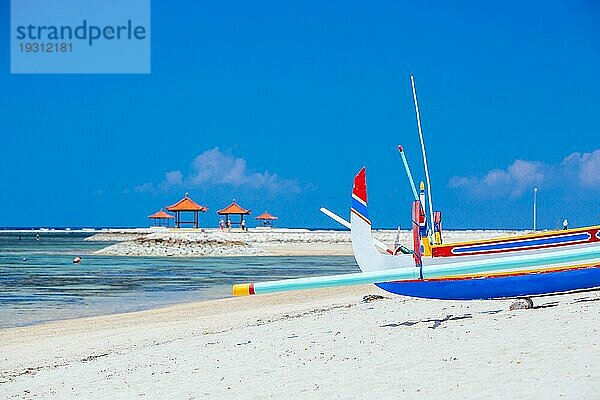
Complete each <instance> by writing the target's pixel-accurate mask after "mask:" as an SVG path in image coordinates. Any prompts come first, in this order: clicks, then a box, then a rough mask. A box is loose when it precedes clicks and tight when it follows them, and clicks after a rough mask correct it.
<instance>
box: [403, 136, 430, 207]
mask: <svg viewBox="0 0 600 400" xmlns="http://www.w3.org/2000/svg"><path fill="white" fill-rule="evenodd" d="M398 151H399V152H400V156H402V162H403V163H404V169H405V170H406V175H407V176H408V181H409V182H410V187H411V189H412V191H413V196H415V200H419V194H418V193H417V188H416V186H415V181H414V180H413V176H412V173H411V172H410V167H409V166H408V161H406V155H405V154H404V150H403V149H402V146H401V145H398ZM423 207H425V206H423Z"/></svg>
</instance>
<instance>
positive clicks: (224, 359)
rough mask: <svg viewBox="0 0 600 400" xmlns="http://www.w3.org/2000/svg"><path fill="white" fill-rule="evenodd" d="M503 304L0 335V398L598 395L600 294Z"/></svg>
mask: <svg viewBox="0 0 600 400" xmlns="http://www.w3.org/2000/svg"><path fill="white" fill-rule="evenodd" d="M366 295H376V296H382V298H379V299H378V298H377V297H376V296H375V297H374V298H373V300H372V301H369V302H363V297H364V296H366ZM511 302H512V301H509V300H507V301H467V302H457V301H433V300H422V299H410V298H405V297H400V296H393V295H390V294H388V293H386V292H383V291H381V290H379V289H377V288H376V287H375V286H355V287H346V288H336V289H319V290H311V291H300V292H292V293H285V294H273V295H264V296H255V297H246V298H231V299H223V300H214V301H206V302H196V303H187V304H180V305H175V306H170V307H167V308H161V309H155V310H148V311H141V312H135V313H128V314H117V315H109V316H101V317H93V318H83V319H74V320H66V321H58V322H52V323H47V324H42V325H37V326H30V327H20V328H10V329H4V330H0V360H1V361H2V363H1V365H2V367H1V372H0V397H1V398H6V399H20V398H24V399H29V398H36V399H46V398H61V399H70V398H109V399H110V398H115V399H117V398H185V399H189V398H250V399H259V398H282V397H286V398H399V397H403V398H428V399H448V398H451V399H460V398H492V399H504V398H507V397H508V398H526V399H527V398H532V399H533V398H536V399H537V398H553V399H558V398H597V397H598V396H600V386H599V385H598V382H600V358H598V356H597V355H598V346H599V345H600V336H599V335H598V330H599V329H600V321H599V318H600V317H599V315H600V313H599V311H600V293H598V292H595V291H594V292H583V293H576V294H568V295H562V296H551V297H541V298H536V299H534V302H535V305H536V306H537V307H536V308H533V309H527V310H514V311H510V310H509V306H510V304H511Z"/></svg>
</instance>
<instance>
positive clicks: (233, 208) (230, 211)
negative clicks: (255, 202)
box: [217, 200, 252, 225]
mask: <svg viewBox="0 0 600 400" xmlns="http://www.w3.org/2000/svg"><path fill="white" fill-rule="evenodd" d="M251 212H252V210H246V209H245V208H243V207H240V206H239V205H238V204H237V203H236V202H235V200H233V202H232V203H231V204H230V205H228V206H227V207H225V208H224V209H222V210H219V211H217V214H219V215H224V216H225V223H227V221H229V216H230V215H239V216H240V222H234V221H231V223H232V224H237V225H241V224H242V221H244V215H250V213H251Z"/></svg>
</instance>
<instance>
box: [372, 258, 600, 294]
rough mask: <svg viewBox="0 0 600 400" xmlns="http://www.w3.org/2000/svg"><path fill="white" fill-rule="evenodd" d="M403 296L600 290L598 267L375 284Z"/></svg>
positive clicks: (599, 270) (599, 268) (599, 271)
mask: <svg viewBox="0 0 600 400" xmlns="http://www.w3.org/2000/svg"><path fill="white" fill-rule="evenodd" d="M376 285H377V286H379V287H380V288H381V289H383V290H385V291H388V292H391V293H395V294H398V295H403V296H411V297H421V298H428V299H440V300H489V299H502V298H511V297H512V298H514V297H529V296H536V295H543V294H550V293H561V292H569V291H574V290H581V289H593V288H600V264H598V265H594V266H588V267H582V268H572V269H565V270H558V271H552V272H537V273H523V274H515V275H508V276H506V275H497V276H484V277H467V278H446V279H424V280H410V281H397V282H385V283H377V284H376Z"/></svg>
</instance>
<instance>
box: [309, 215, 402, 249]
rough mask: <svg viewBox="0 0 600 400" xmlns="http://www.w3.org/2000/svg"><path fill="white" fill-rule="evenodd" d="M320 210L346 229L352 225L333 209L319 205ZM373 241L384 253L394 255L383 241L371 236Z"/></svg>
mask: <svg viewBox="0 0 600 400" xmlns="http://www.w3.org/2000/svg"><path fill="white" fill-rule="evenodd" d="M320 210H321V212H322V213H323V214H325V215H327V216H328V217H329V218H331V219H332V220H334V221H335V222H337V223H339V224H340V225H343V226H345V227H346V228H348V229H351V228H352V225H351V224H350V222H348V221H346V220H345V219H344V218H342V217H340V216H339V215H337V214H336V213H334V212H333V211H329V210H328V209H326V208H325V207H321V208H320ZM373 243H375V246H377V247H379V248H380V249H381V250H383V251H385V252H386V253H389V254H391V255H394V251H393V250H392V249H390V248H389V247H388V246H387V245H386V244H385V243H383V242H380V241H379V240H377V239H375V238H373Z"/></svg>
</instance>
